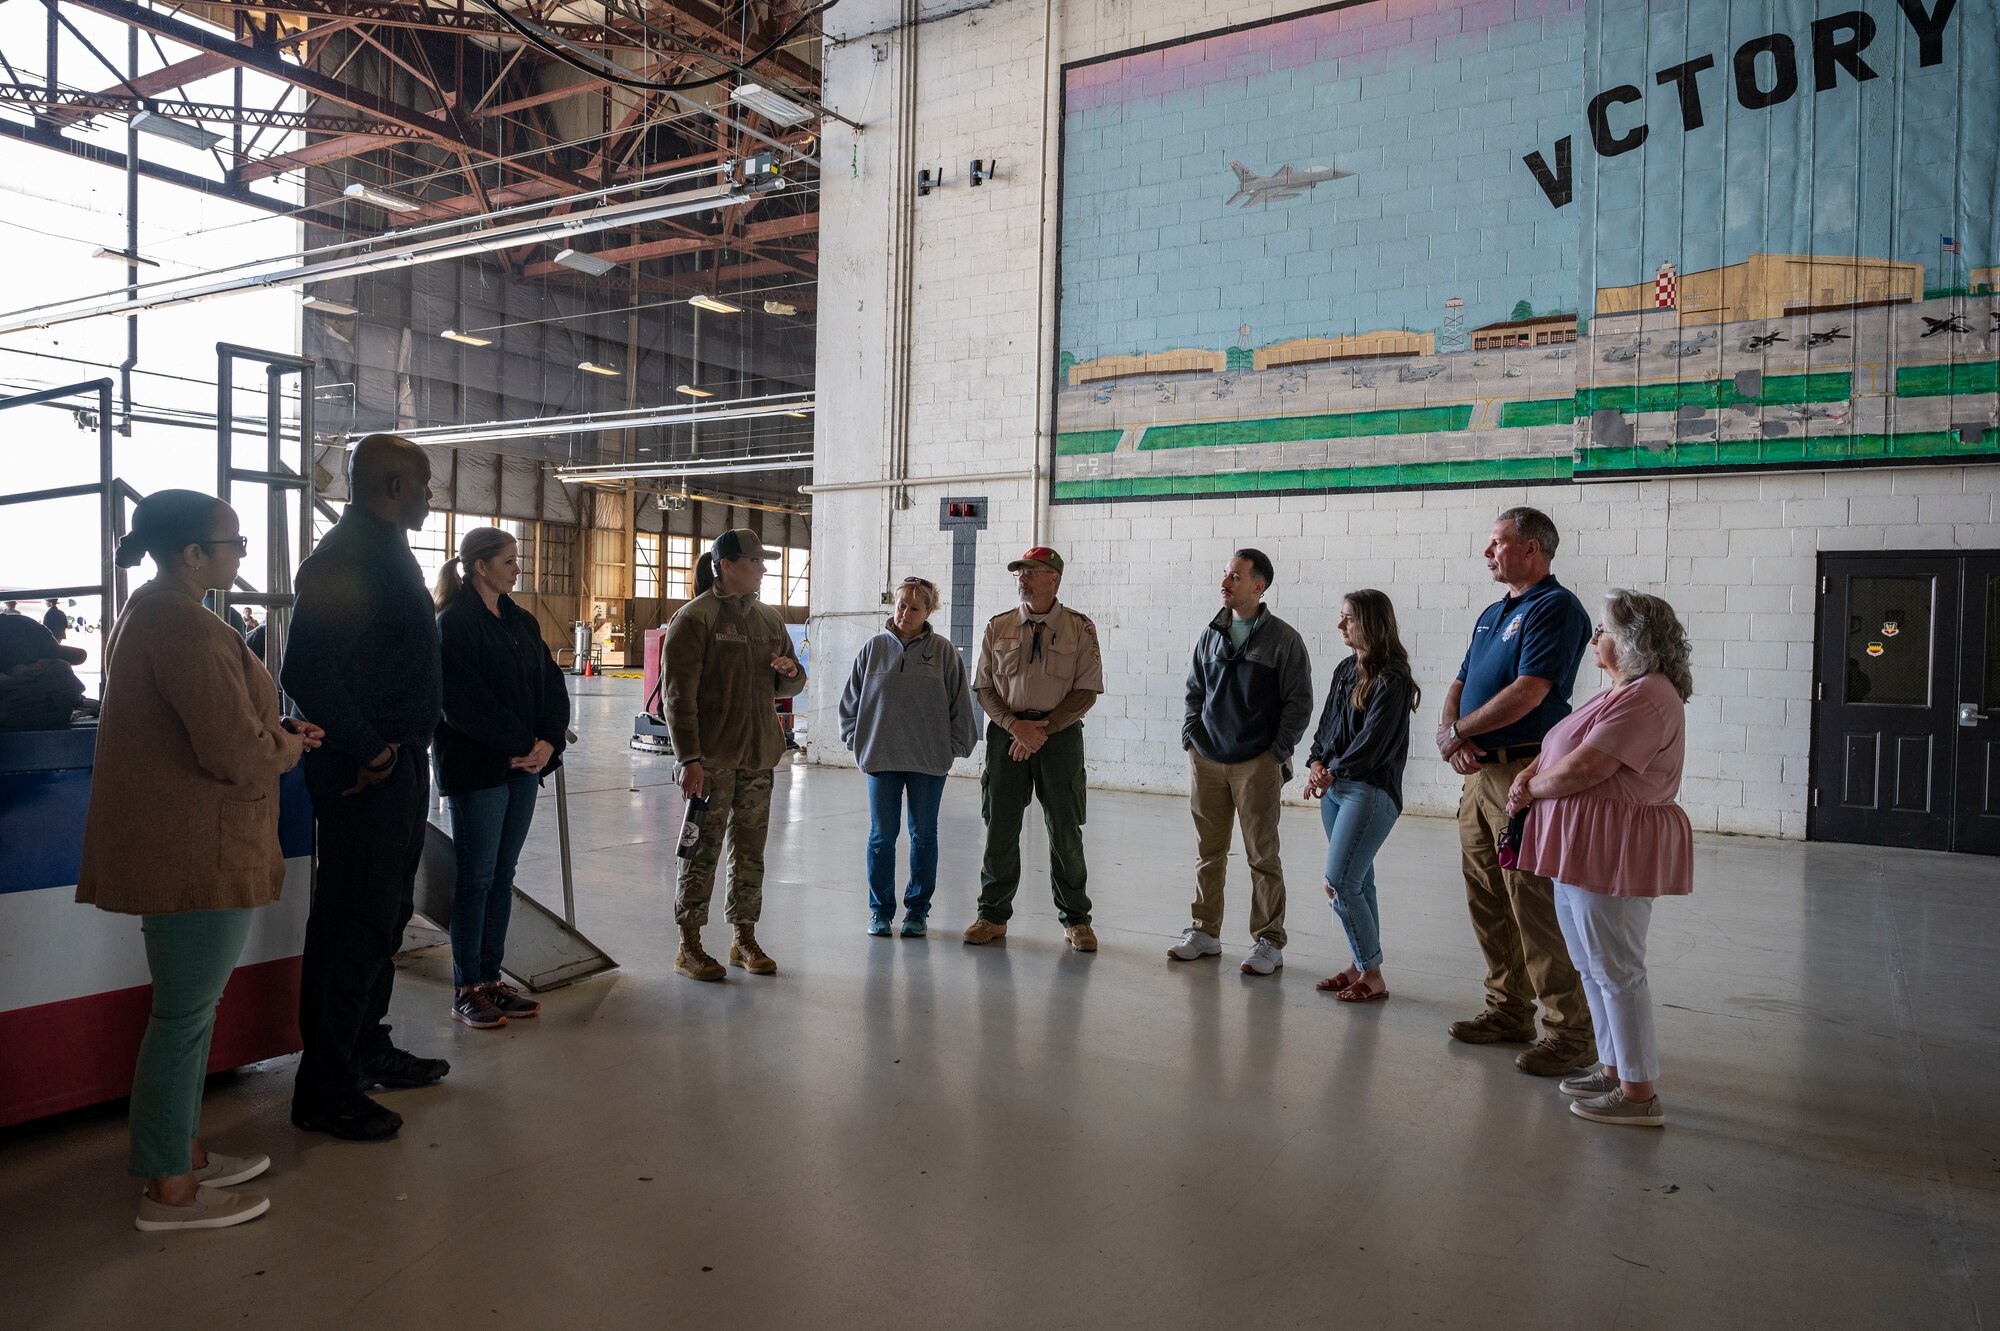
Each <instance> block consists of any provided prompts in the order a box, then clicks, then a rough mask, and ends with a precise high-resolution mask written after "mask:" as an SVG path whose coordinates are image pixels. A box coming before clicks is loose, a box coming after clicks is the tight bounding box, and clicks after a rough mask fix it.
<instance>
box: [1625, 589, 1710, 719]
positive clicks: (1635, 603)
mask: <svg viewBox="0 0 2000 1331" xmlns="http://www.w3.org/2000/svg"><path fill="white" fill-rule="evenodd" d="M1604 627H1605V630H1606V631H1607V632H1608V633H1610V634H1611V641H1612V646H1613V650H1614V651H1615V652H1616V653H1617V656H1618V668H1619V669H1620V670H1622V671H1624V672H1625V673H1626V675H1628V676H1629V677H1631V678H1633V679H1637V678H1638V677H1639V676H1640V675H1663V676H1665V677H1666V679H1667V682H1668V683H1670V684H1672V685H1673V686H1674V692H1676V693H1678V694H1680V695H1681V701H1682V702H1686V701H1687V700H1688V699H1689V698H1690V697H1691V696H1693V694H1694V676H1693V674H1692V673H1691V672H1690V671H1689V669H1688V658H1689V657H1690V655H1691V654H1692V649H1691V648H1690V647H1689V645H1688V636H1687V630H1686V629H1684V628H1682V627H1681V621H1680V618H1679V617H1678V616H1677V615H1675V614H1674V608H1673V607H1672V606H1670V605H1668V604H1667V603H1666V602H1665V601H1663V600H1661V599H1660V598H1659V597H1657V596H1649V595H1647V594H1646V593H1645V592H1635V591H1632V590H1630V589H1628V588H1625V587H1614V588H1612V589H1611V590H1610V591H1609V592H1607V593H1605V597H1604Z"/></svg>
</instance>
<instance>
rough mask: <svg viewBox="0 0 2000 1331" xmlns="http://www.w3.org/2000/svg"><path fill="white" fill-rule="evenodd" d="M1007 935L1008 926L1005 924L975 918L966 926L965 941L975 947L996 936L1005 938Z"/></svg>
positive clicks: (988, 941) (990, 940)
mask: <svg viewBox="0 0 2000 1331" xmlns="http://www.w3.org/2000/svg"><path fill="white" fill-rule="evenodd" d="M1006 936H1007V926H1006V925H1004V924H995V923H994V922H993V921H992V920H985V919H980V920H974V921H973V922H972V923H971V924H968V925H967V926H966V927H965V941H966V942H968V943H970V944H972V945H973V946H974V947H978V946H980V945H982V944H985V943H990V942H992V941H993V940H994V939H996V938H1005V937H1006Z"/></svg>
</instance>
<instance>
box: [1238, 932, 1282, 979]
mask: <svg viewBox="0 0 2000 1331" xmlns="http://www.w3.org/2000/svg"><path fill="white" fill-rule="evenodd" d="M1284 964H1285V950H1284V949H1283V948H1281V947H1279V946H1278V945H1277V944H1276V943H1274V942H1272V941H1271V940H1270V939H1268V938H1260V939H1258V940H1257V941H1256V942H1255V943H1252V944H1251V945H1250V955H1249V956H1247V957H1245V958H1243V965H1242V968H1241V969H1242V971H1243V973H1244V974H1245V975H1269V974H1271V973H1272V972H1273V971H1275V970H1277V969H1278V968H1279V967H1280V966H1282V965H1284Z"/></svg>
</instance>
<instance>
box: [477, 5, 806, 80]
mask: <svg viewBox="0 0 2000 1331" xmlns="http://www.w3.org/2000/svg"><path fill="white" fill-rule="evenodd" d="M479 3H480V4H481V5H482V6H484V7H485V8H487V9H490V10H492V11H493V13H494V14H496V15H498V16H499V18H500V20H501V21H502V22H504V23H505V24H506V25H507V26H508V27H510V28H512V29H513V30H514V31H515V32H518V33H520V34H521V37H522V40H524V41H526V42H528V43H529V44H530V45H532V46H534V47H536V48H537V49H539V50H541V51H544V52H546V53H547V54H549V55H552V56H554V57H555V58H556V59H558V60H560V61H562V62H563V63H564V64H566V65H569V66H570V67H571V68H573V69H577V70H580V71H582V72H583V73H585V74H589V75H591V76H593V77H595V78H601V79H603V80H605V81H606V82H607V83H615V84H617V85H618V86H620V87H622V88H630V89H632V90H634V91H635V92H692V91H694V90H695V89H697V88H709V87H713V86H714V85H716V84H718V83H722V82H725V81H726V80H728V79H729V78H730V77H731V76H732V75H733V74H736V73H738V72H739V70H724V71H723V72H722V73H720V74H716V75H712V76H710V77H709V78H705V79H690V80H688V81H686V82H683V83H664V82H661V81H659V80H657V79H644V78H640V77H639V76H638V75H636V74H632V73H629V72H628V71H626V70H625V69H624V68H622V67H621V66H618V65H615V64H612V63H611V62H610V61H608V60H604V59H602V58H601V57H600V56H598V55H597V54H596V53H595V52H593V51H591V50H589V49H588V48H586V47H582V46H577V45H576V44H574V43H572V42H570V41H567V40H565V39H564V38H561V37H558V36H556V35H555V34H554V33H552V32H548V31H546V30H545V29H542V28H538V27H536V26H535V25H534V24H532V23H529V22H528V21H527V20H526V19H523V18H521V17H520V16H519V15H518V14H515V13H513V12H511V11H510V10H508V9H507V8H506V7H505V6H503V5H502V4H501V3H500V0H479ZM839 3H840V0H826V2H825V3H824V4H820V5H815V6H813V8H811V9H808V10H807V11H806V12H805V13H803V14H801V15H800V16H799V18H798V21H797V22H795V23H794V24H792V26H791V27H789V28H787V29H785V31H784V34H783V35H782V36H780V37H779V38H778V39H777V40H776V41H774V42H772V43H771V44H770V45H769V46H766V47H765V48H764V49H763V50H761V51H759V52H757V53H756V54H755V55H752V56H750V57H748V58H747V59H745V60H744V61H743V64H742V66H741V67H740V68H742V69H747V68H749V67H750V66H751V65H754V64H756V63H757V62H758V61H760V60H768V59H770V58H771V57H772V56H774V55H776V54H777V53H778V52H779V51H781V50H783V49H784V46H785V44H786V43H787V42H789V41H791V40H792V38H794V37H796V36H798V35H799V33H800V32H801V31H803V30H804V28H805V26H806V24H808V23H810V22H812V21H813V20H814V19H816V18H818V17H819V16H820V15H821V14H824V13H825V12H826V11H827V10H829V9H832V8H833V7H834V6H835V5H837V4H839ZM690 54H694V55H700V54H703V52H700V51H694V52H690Z"/></svg>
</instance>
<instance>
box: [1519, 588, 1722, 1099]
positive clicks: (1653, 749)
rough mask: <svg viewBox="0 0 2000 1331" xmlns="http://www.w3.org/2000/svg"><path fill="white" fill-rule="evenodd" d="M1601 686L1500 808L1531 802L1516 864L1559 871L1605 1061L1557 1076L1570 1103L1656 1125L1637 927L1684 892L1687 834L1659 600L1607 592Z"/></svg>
mask: <svg viewBox="0 0 2000 1331" xmlns="http://www.w3.org/2000/svg"><path fill="white" fill-rule="evenodd" d="M1591 645H1592V647H1593V648H1595V650H1596V661H1597V666H1598V668H1599V669H1601V670H1602V671H1604V673H1605V674H1607V675H1609V676H1610V677H1611V687H1610V688H1608V689H1606V690H1605V691H1604V692H1602V693H1600V694H1598V695H1597V696H1596V697H1595V698H1592V699H1591V700H1590V701H1589V702H1587V703H1585V704H1584V705H1583V706H1581V707H1579V708H1577V709H1576V711H1574V712H1572V713H1571V714H1570V715H1569V716H1568V717H1566V718H1564V719H1563V720H1562V721H1560V722H1558V723H1557V724H1556V726H1555V728H1554V729H1552V730H1550V731H1549V733H1548V735H1547V736H1546V737H1544V739H1543V740H1542V752H1541V755H1540V756H1539V757H1537V758H1536V759H1535V761H1533V762H1532V763H1530V764H1528V766H1527V767H1526V768H1525V769H1524V770H1523V771H1522V772H1521V774H1520V775H1519V776H1516V777H1515V778H1514V785H1513V788H1512V789H1511V790H1510V791H1509V792H1508V796H1507V808H1508V811H1509V812H1510V813H1519V812H1521V811H1522V810H1523V809H1526V810H1527V811H1528V817H1527V821H1526V823H1525V824H1524V825H1523V827H1522V829H1521V848H1520V856H1521V867H1522V868H1524V869H1530V870H1532V871H1534V872H1536V873H1539V874H1544V875H1546V876H1548V877H1550V878H1553V879H1554V880H1555V884H1556V919H1557V920H1558V921H1559V922H1560V923H1561V925H1562V932H1563V939H1564V941H1565V942H1567V943H1568V944H1569V954H1570V957H1571V959H1572V960H1574V961H1575V963H1576V968H1577V971H1578V972H1579V973H1580V974H1581V975H1582V976H1583V992H1584V996H1585V997H1586V998H1587V999H1588V1000H1589V1002H1590V1017H1591V1022H1592V1023H1593V1025H1595V1027H1596V1029H1597V1046H1598V1050H1599V1052H1600V1053H1601V1054H1602V1055H1603V1059H1604V1062H1603V1065H1602V1066H1601V1067H1599V1068H1598V1069H1597V1070H1596V1071H1593V1072H1585V1073H1582V1074H1580V1075H1578V1076H1572V1077H1565V1078H1563V1080H1562V1083H1561V1087H1560V1089H1561V1091H1562V1093H1563V1094H1564V1095H1567V1096H1570V1097H1572V1100H1571V1103H1570V1112H1571V1113H1573V1114H1575V1115H1577V1116H1578V1117H1580V1118H1587V1119H1590V1120H1591V1121H1593V1122H1597V1123H1614V1124H1621V1125H1630V1126H1636V1127H1651V1128H1657V1127H1660V1126H1662V1125H1664V1124H1665V1123H1666V1121H1667V1111H1666V1106H1665V1105H1663V1104H1662V1103H1661V1102H1660V1096H1659V1093H1658V1091H1657V1090H1655V1088H1654V1082H1655V1081H1657V1080H1658V1078H1659V1075H1660V1050H1659V1042H1658V1040H1657V1039H1656V1038H1655V1036H1654V1031H1653V995H1652V988H1651V986H1650V985H1649V984H1648V983H1647V980H1646V927H1647V925H1648V924H1650V923H1651V922H1652V918H1653V900H1654V898H1656V897H1669V896H1685V895H1687V894H1688V893H1690V892H1692V891H1693V890H1694V830H1693V829H1692V828H1691V827H1690V826H1689V825H1688V818H1687V814H1686V813H1684V812H1683V811H1682V810H1681V807H1680V805H1678V804H1676V803H1675V802H1674V797H1675V796H1676V795H1677V794H1678V793H1679V792H1680V786H1681V762H1682V758H1683V756H1684V753H1685V725H1684V722H1685V720H1686V716H1685V712H1686V704H1687V700H1688V698H1689V697H1691V696H1692V695H1693V693H1694V679H1693V676H1692V674H1691V673H1690V671H1689V668H1688V658H1689V655H1690V649H1689V646H1688V637H1687V632H1686V631H1685V630H1684V629H1683V628H1682V627H1681V622H1680V620H1679V618H1678V617H1676V616H1675V614H1674V608H1673V607H1672V606H1670V605H1668V604H1667V603H1666V602H1665V601H1663V600H1661V599H1660V598H1659V597H1657V596H1648V595H1646V594H1645V593H1643V592H1633V591H1625V590H1623V589H1618V590H1614V591H1613V592H1611V593H1610V595H1608V596H1606V597H1605V598H1604V617H1603V619H1602V620H1601V621H1600V622H1599V625H1598V628H1597V631H1596V632H1595V633H1594V634H1592V635H1591Z"/></svg>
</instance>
